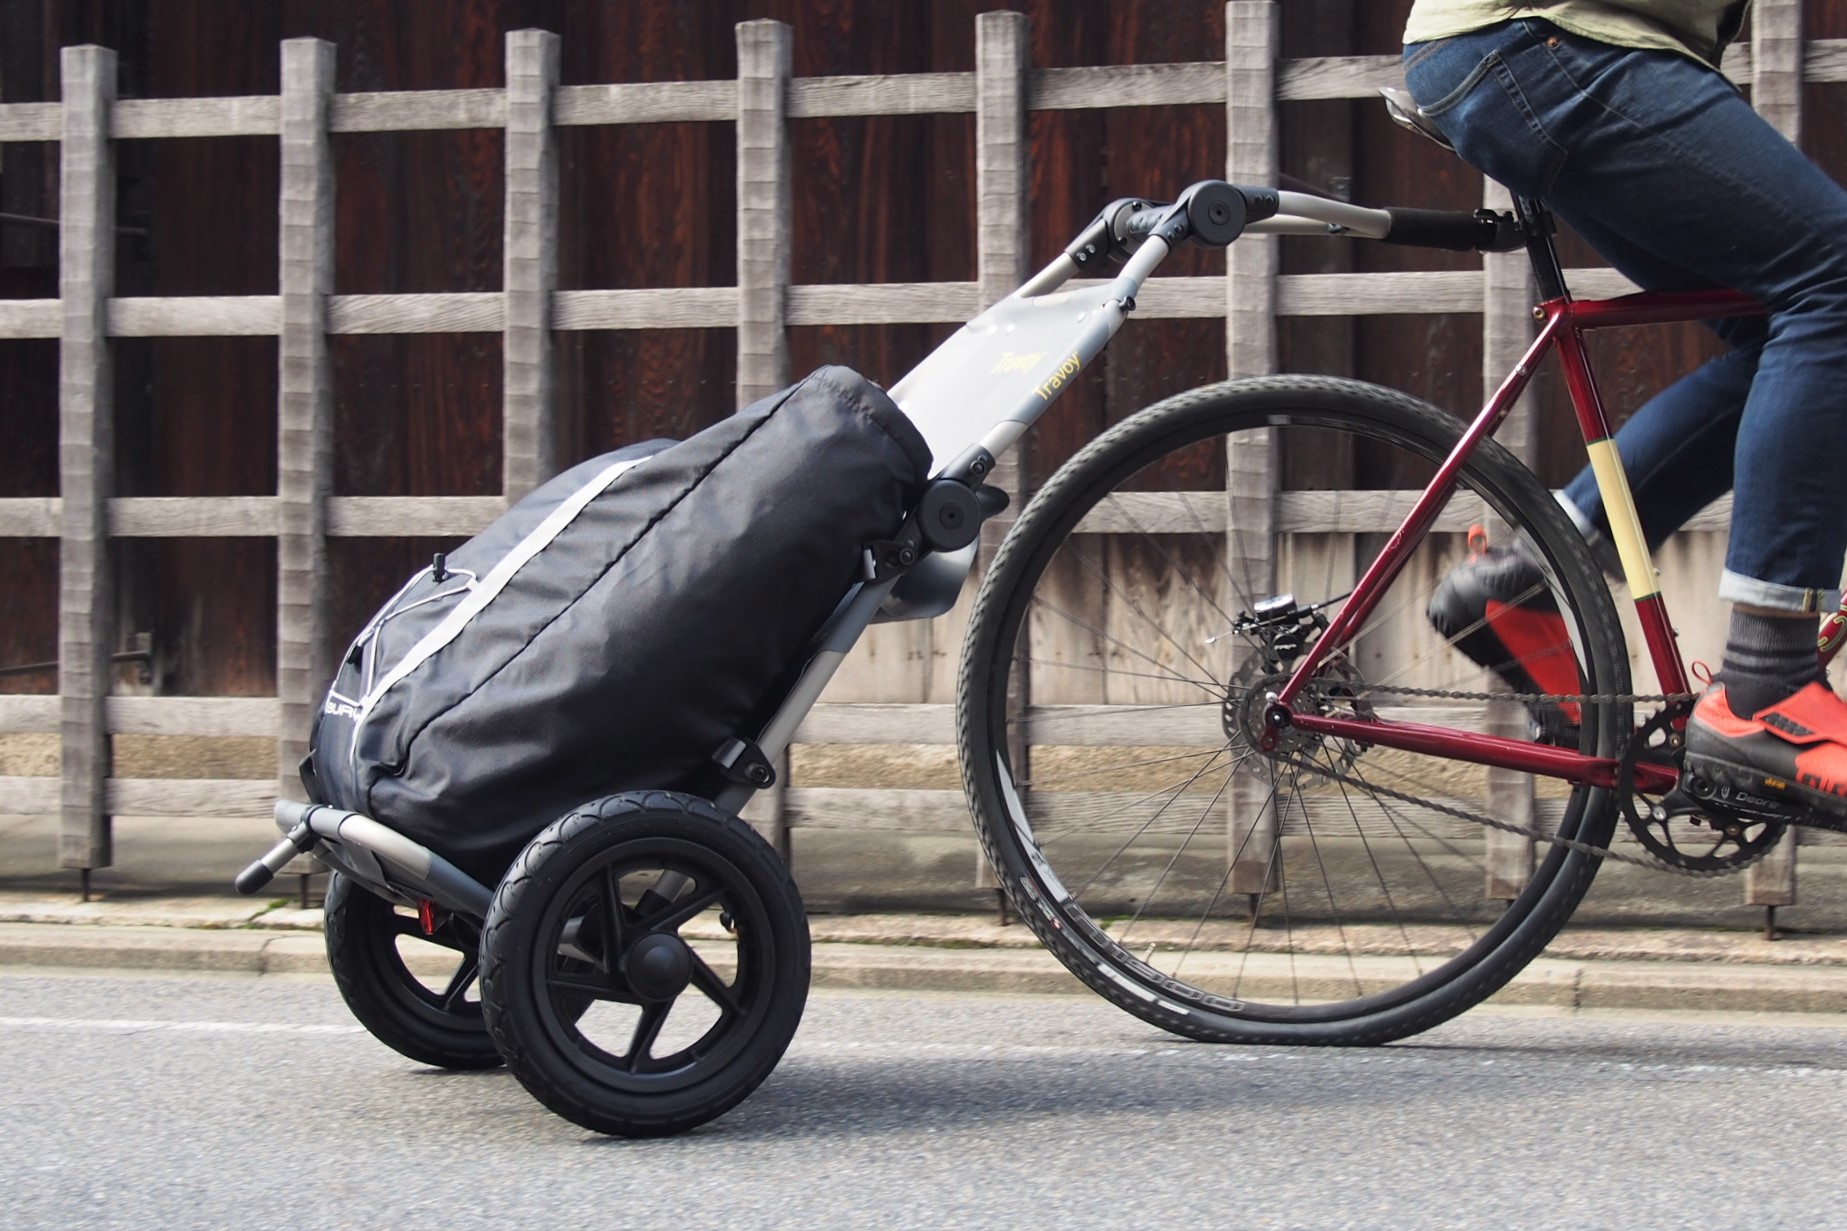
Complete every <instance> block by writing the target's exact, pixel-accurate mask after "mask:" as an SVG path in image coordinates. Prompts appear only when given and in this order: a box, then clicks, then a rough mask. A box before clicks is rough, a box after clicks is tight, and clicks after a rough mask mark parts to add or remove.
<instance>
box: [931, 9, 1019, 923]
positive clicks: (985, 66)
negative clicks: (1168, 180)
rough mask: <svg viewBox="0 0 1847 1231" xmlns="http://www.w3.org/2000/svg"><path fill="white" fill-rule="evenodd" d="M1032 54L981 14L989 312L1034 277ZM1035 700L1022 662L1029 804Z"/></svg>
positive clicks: (1000, 476)
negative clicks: (1030, 245) (1029, 718)
mask: <svg viewBox="0 0 1847 1231" xmlns="http://www.w3.org/2000/svg"><path fill="white" fill-rule="evenodd" d="M1031 54H1032V42H1031V29H1030V27H1029V25H1028V23H1027V20H1026V15H1025V14H1024V13H1008V12H995V13H982V14H981V15H979V16H978V17H976V18H975V235H976V263H975V271H976V272H975V277H976V280H977V282H978V283H979V285H980V288H981V306H982V307H983V308H984V309H985V308H988V307H990V306H992V305H993V304H995V303H997V302H999V301H1000V300H1002V299H1005V298H1006V297H1007V296H1008V295H1010V294H1012V293H1013V291H1014V289H1015V288H1016V287H1018V286H1019V285H1020V283H1022V282H1024V281H1025V280H1026V275H1027V268H1026V262H1027V241H1028V214H1027V200H1026V190H1027V175H1028V171H1029V168H1030V164H1031V156H1032V150H1031V146H1030V143H1029V141H1028V138H1027V132H1026V115H1027V110H1026V88H1027V73H1028V71H1029V69H1030V59H1031ZM1027 446H1028V441H1026V440H1021V441H1020V442H1019V443H1018V444H1017V445H1015V446H1014V447H1013V449H1012V450H1011V451H1010V452H1008V454H1007V455H1006V456H1005V457H1002V458H1000V459H999V460H998V464H997V465H996V466H995V467H994V473H993V474H992V475H991V476H990V477H989V479H988V482H989V483H990V484H992V485H993V486H995V487H998V488H1000V489H1001V490H1002V491H1005V492H1006V493H1007V495H1008V496H1009V497H1010V498H1011V499H1012V504H1011V505H1009V507H1008V510H1007V512H1005V513H1003V514H1002V515H1001V516H999V517H996V518H994V519H992V520H990V521H988V522H986V523H985V524H984V525H983V526H982V527H981V540H982V542H981V548H982V554H983V556H984V557H985V558H987V559H990V560H991V559H993V557H994V552H995V551H996V550H998V549H999V547H1000V544H1001V540H1003V539H1004V538H1006V537H1007V531H1008V530H1009V529H1010V528H1012V526H1013V520H1014V518H1015V517H1017V516H1018V513H1019V510H1020V508H1021V507H1023V505H1024V504H1025V500H1026V449H1027ZM937 460H938V461H939V462H946V461H948V460H949V459H948V458H938V459H937ZM924 627H925V629H926V630H927V629H928V625H925V626H924ZM1031 696H1032V687H1031V676H1030V668H1029V667H1028V666H1027V664H1025V663H1024V662H1021V663H1019V664H1016V666H1015V669H1014V673H1013V675H1012V676H1011V677H1010V678H1009V681H1008V686H1007V731H1008V736H1007V743H1008V750H1007V755H1008V758H1009V760H1010V762H1011V763H1012V766H1013V776H1014V780H1015V783H1016V784H1017V785H1018V787H1019V790H1020V794H1021V798H1022V801H1024V799H1025V797H1026V795H1027V793H1028V791H1029V790H1030V787H1029V786H1028V784H1029V783H1030V782H1031V781H1032V765H1031V762H1030V757H1031V749H1030V746H1029V745H1028V742H1027V740H1026V738H1025V728H1024V725H1023V724H1024V722H1025V719H1026V711H1027V707H1028V706H1029V705H1030V704H1031ZM997 886H998V882H997V881H996V880H995V879H994V870H993V869H992V868H990V867H989V866H988V861H987V857H986V856H985V855H983V854H981V853H980V852H979V851H978V852H977V853H976V855H975V887H976V888H978V889H993V888H996V887H997ZM1005 909H1006V904H1005V903H1004V902H1003V903H1002V910H1003V912H1004V911H1005Z"/></svg>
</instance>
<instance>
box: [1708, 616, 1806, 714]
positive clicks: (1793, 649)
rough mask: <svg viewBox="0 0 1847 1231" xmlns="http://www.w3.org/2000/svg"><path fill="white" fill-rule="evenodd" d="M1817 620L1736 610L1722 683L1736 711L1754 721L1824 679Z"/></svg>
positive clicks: (1721, 669)
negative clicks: (1817, 648) (1762, 712)
mask: <svg viewBox="0 0 1847 1231" xmlns="http://www.w3.org/2000/svg"><path fill="white" fill-rule="evenodd" d="M1816 629H1817V622H1816V621H1815V620H1814V619H1813V618H1810V617H1807V616H1804V617H1802V618H1800V619H1797V618H1792V617H1789V616H1766V615H1756V614H1754V613H1751V612H1747V611H1745V610H1743V609H1742V608H1739V607H1733V608H1732V623H1731V630H1730V632H1729V634H1728V635H1727V637H1726V640H1725V661H1724V663H1723V665H1722V666H1721V667H1720V669H1719V670H1720V675H1719V680H1720V682H1721V683H1723V684H1724V685H1725V699H1726V701H1728V702H1730V704H1731V708H1732V713H1734V714H1736V715H1737V716H1738V717H1740V718H1749V717H1750V716H1751V715H1752V714H1755V713H1756V712H1757V711H1759V710H1761V709H1763V708H1764V707H1765V706H1769V705H1775V704H1776V703H1777V702H1778V701H1781V700H1782V699H1783V698H1785V697H1787V696H1789V695H1790V694H1791V693H1793V692H1797V691H1799V690H1800V689H1801V688H1802V687H1803V686H1804V685H1806V684H1809V683H1811V682H1813V681H1815V680H1819V679H1820V678H1822V676H1821V667H1820V665H1819V664H1818V663H1817V662H1816V661H1815V634H1816Z"/></svg>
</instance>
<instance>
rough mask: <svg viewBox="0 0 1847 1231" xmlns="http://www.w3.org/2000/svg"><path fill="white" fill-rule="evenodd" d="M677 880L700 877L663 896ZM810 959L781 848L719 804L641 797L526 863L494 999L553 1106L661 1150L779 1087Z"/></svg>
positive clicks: (548, 839) (494, 1012) (494, 972)
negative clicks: (655, 1141)
mask: <svg viewBox="0 0 1847 1231" xmlns="http://www.w3.org/2000/svg"><path fill="white" fill-rule="evenodd" d="M669 874H671V875H673V876H679V877H684V878H686V882H685V883H684V884H676V885H672V886H671V887H670V889H669V890H668V892H667V894H666V895H665V896H662V895H661V894H660V893H659V892H658V887H659V886H661V885H664V884H667V883H668V881H667V880H666V877H667V876H668V875H669ZM651 893H652V894H654V895H655V896H654V897H652V898H651V897H650V896H649V895H650V894H651ZM612 907H613V908H612ZM689 912H690V913H689ZM683 916H684V917H683ZM702 921H703V926H702ZM714 923H715V924H716V926H712V925H713V924H714ZM612 935H613V936H614V937H616V941H615V943H613V944H611V943H609V941H608V939H607V938H608V937H610V936H612ZM810 961H811V958H810V953H809V941H808V919H807V915H806V913H805V912H804V910H803V907H802V900H801V895H800V893H799V892H798V891H797V890H796V888H795V883H794V881H793V880H791V879H790V877H789V874H788V870H787V869H786V868H785V867H784V866H783V863H782V860H781V858H780V857H779V856H778V855H777V854H776V851H775V848H773V847H771V846H770V845H769V844H768V843H767V842H765V841H764V840H763V838H762V837H760V836H759V835H758V834H757V832H756V831H755V830H753V829H752V828H750V826H748V825H746V824H745V823H744V822H742V821H740V820H739V819H738V818H736V817H734V816H731V815H730V814H728V813H725V812H723V811H721V810H719V809H718V808H716V807H715V806H713V805H712V804H710V803H707V802H706V801H704V800H702V799H697V798H695V797H693V796H689V795H680V794H676V793H672V792H666V791H648V792H629V793H625V794H620V795H612V796H609V797H608V798H605V799H601V800H597V801H595V802H592V803H588V804H585V805H583V806H582V807H580V808H578V809H576V810H575V811H573V812H571V813H570V814H568V815H566V816H565V817H563V818H561V819H560V820H558V821H556V822H554V823H553V824H552V825H550V826H549V827H547V828H546V829H545V831H544V832H542V833H540V834H539V835H538V836H537V837H536V838H534V839H533V840H532V841H531V843H529V844H528V845H527V846H526V848H525V849H524V850H523V851H522V852H521V853H520V855H519V858H518V859H516V860H515V861H514V864H513V867H512V868H511V869H510V870H509V871H508V872H507V875H506V877H505V878H504V879H503V880H502V881H501V883H500V887H499V889H498V890H497V891H496V892H495V894H494V901H493V905H492V906H491V907H490V909H489V911H488V917H487V927H486V929H485V931H484V932H483V937H482V969H481V999H482V1005H483V1007H484V1009H485V1011H486V1016H487V1026H488V1032H489V1033H490V1034H491V1035H492V1036H493V1038H494V1041H495V1043H496V1044H497V1045H498V1046H499V1048H500V1051H501V1054H502V1055H503V1056H504V1057H505V1059H506V1063H507V1068H508V1069H509V1070H510V1071H511V1072H512V1073H513V1075H514V1076H515V1077H516V1078H518V1079H519V1082H520V1084H521V1085H523V1086H525V1088H526V1089H527V1091H528V1092H529V1093H531V1094H532V1095H533V1097H535V1098H537V1099H538V1100H539V1102H541V1103H543V1104H544V1105H545V1106H546V1107H548V1108H550V1109H551V1110H552V1111H554V1112H556V1113H557V1114H559V1115H561V1116H563V1117H564V1118H566V1119H567V1120H570V1121H572V1122H573V1123H576V1124H580V1125H582V1126H583V1127H585V1128H589V1129H593V1130H595V1131H597V1132H601V1133H609V1134H613V1135H617V1136H623V1137H654V1136H661V1135H665V1134H670V1133H679V1132H684V1131H686V1130H688V1129H691V1128H694V1127H696V1126H698V1125H700V1124H704V1123H705V1122H707V1121H708V1120H712V1119H714V1118H716V1117H718V1116H720V1115H723V1114H724V1113H725V1112H726V1111H729V1110H730V1109H731V1108H732V1107H734V1106H736V1105H737V1104H738V1103H739V1102H741V1101H743V1100H744V1098H746V1097H747V1096H748V1095H749V1094H750V1093H751V1091H753V1090H755V1089H756V1088H757V1086H758V1085H760V1084H761V1083H762V1082H763V1081H764V1079H765V1078H767V1077H768V1076H769V1074H770V1072H771V1071H772V1070H773V1069H774V1068H775V1066H776V1064H777V1062H778V1061H779V1060H780V1059H781V1057H782V1054H783V1052H784V1051H785V1050H786V1049H787V1048H788V1045H789V1042H790V1040H791V1039H792V1038H794V1036H795V1030H796V1027H797V1026H798V1025H800V1023H801V1018H802V1010H803V1007H804V1006H805V1004H806V1003H807V997H808V982H809V970H810ZM727 966H728V967H729V968H730V970H731V972H732V973H731V977H730V979H729V980H727V979H726V978H725V977H724V974H723V973H722V972H723V971H724V970H725V969H726V967H727ZM688 993H692V994H691V995H688Z"/></svg>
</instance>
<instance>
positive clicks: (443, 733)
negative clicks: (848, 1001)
mask: <svg viewBox="0 0 1847 1231" xmlns="http://www.w3.org/2000/svg"><path fill="white" fill-rule="evenodd" d="M929 470H930V451H929V448H928V446H927V445H926V444H925V443H924V440H923V437H922V436H921V435H920V434H919V433H918V431H917V429H916V428H915V427H914V426H912V424H911V422H910V420H908V419H907V418H905V416H904V413H903V412H902V411H901V410H899V409H898V407H897V406H896V405H895V404H894V403H893V402H892V401H891V399H890V398H888V397H887V396H886V395H885V393H884V392H883V391H882V390H880V389H879V388H878V387H877V386H875V385H873V384H872V383H870V382H869V381H867V380H866V379H865V378H864V377H862V376H860V375H859V374H858V373H856V372H852V371H850V370H848V369H846V368H839V367H829V368H822V369H821V370H819V371H817V372H815V373H814V374H813V375H811V376H809V377H808V378H807V379H806V380H804V381H802V382H801V383H800V384H798V385H796V386H794V387H793V388H791V389H787V390H784V391H783V392H781V393H778V394H776V395H774V396H772V397H768V398H765V399H763V400H762V401H760V402H758V403H756V404H755V405H753V406H750V407H748V408H747V409H745V410H742V411H740V412H738V413H737V414H736V415H733V416H731V417H730V418H728V419H725V420H724V421H723V422H721V423H718V424H716V425H715V426H713V427H710V428H708V429H706V430H705V431H703V432H700V433H699V434H698V435H696V436H693V437H692V438H690V439H688V440H686V441H683V442H681V443H679V444H672V443H670V442H664V441H656V442H651V443H649V444H644V445H635V446H632V447H630V448H627V449H622V450H618V451H617V452H614V453H609V454H605V455H604V456H602V457H597V458H593V459H591V460H590V461H587V462H584V463H582V464H580V465H578V466H575V467H573V468H572V469H570V470H568V471H566V472H565V473H563V474H561V475H559V476H557V477H556V478H554V479H552V480H551V481H550V482H548V483H546V484H545V485H544V486H542V487H540V488H539V489H538V490H536V491H534V492H533V493H532V494H531V495H529V496H527V497H526V498H525V499H524V500H521V501H520V502H519V503H518V504H517V505H515V506H514V507H513V508H511V509H509V510H508V511H507V512H506V513H504V514H503V515H502V516H501V517H500V518H499V519H498V520H497V521H495V522H494V524H493V525H491V526H489V527H488V528H487V529H486V530H485V531H483V532H482V533H481V534H480V535H478V536H477V537H475V538H473V539H470V540H469V541H468V542H467V543H465V544H463V545H462V546H460V547H458V548H456V549H455V550H454V551H453V552H451V553H449V555H448V556H447V558H446V559H444V560H441V561H439V562H438V563H437V564H434V565H432V566H431V567H430V568H428V569H424V570H422V571H420V572H419V573H417V574H416V575H415V576H413V577H412V578H411V579H410V580H409V581H408V582H407V583H406V584H405V585H404V587H403V589H401V590H400V591H399V592H398V594H397V595H396V597H394V598H393V599H392V600H391V601H390V602H389V603H387V604H386V605H385V606H384V608H383V609H381V610H380V611H379V613H378V614H377V615H376V616H374V617H373V618H372V621H371V622H370V623H369V624H367V625H366V627H365V629H364V630H363V631H362V632H361V633H360V634H359V637H358V638H357V639H356V640H355V641H354V642H353V645H352V647H351V649H349V650H348V652H347V655H346V659H345V661H344V662H343V663H342V664H341V667H340V671H339V674H338V676H337V678H336V679H335V681H334V685H333V688H332V689H331V690H330V691H329V692H328V694H327V700H326V702H325V703H324V705H323V706H322V709H321V713H320V715H319V716H318V717H317V719H316V721H315V727H314V733H313V736H312V740H311V748H312V751H311V753H310V755H309V758H308V760H307V761H306V762H304V764H303V769H302V778H303V782H304V784H305V785H306V786H307V788H308V792H309V795H310V797H311V798H313V799H314V800H315V801H316V802H320V803H328V804H333V805H335V806H338V807H342V808H350V809H352V810H353V811H355V812H360V813H363V814H365V815H367V816H370V817H373V818H374V819H376V820H379V821H382V822H383V823H385V824H386V825H389V826H391V827H392V828H394V829H396V830H398V831H399V832H401V833H403V834H405V835H406V836H408V837H410V838H412V839H414V840H416V841H418V842H421V843H422V844H424V845H425V846H428V847H429V848H430V849H431V850H433V851H435V852H436V853H438V854H440V855H442V856H444V857H445V858H447V859H449V860H450V861H452V862H454V863H456V864H457V865H459V866H460V867H462V868H463V869H464V870H466V871H468V872H469V873H470V874H471V875H473V876H475V877H477V878H478V879H481V880H483V881H484V882H485V883H487V884H489V885H492V884H495V883H497V882H498V881H499V879H500V876H501V874H502V873H503V872H504V871H505V869H506V867H507V865H508V864H510V863H511V862H512V860H513V858H514V856H515V855H517V854H518V853H519V850H520V848H521V847H522V846H523V845H524V844H525V843H526V842H527V841H528V840H529V839H531V838H532V837H533V835H535V834H536V833H538V831H539V830H540V829H543V828H544V827H545V826H546V825H547V824H548V823H550V822H551V821H552V820H555V819H556V818H557V817H559V816H560V815H562V814H563V813H565V812H567V811H569V810H570V809H571V808H572V807H574V806H576V805H578V804H581V803H584V802H586V801H588V800H591V799H595V798H597V797H600V796H603V795H607V794H611V793H613V792H616V791H625V790H636V789H642V788H654V787H666V788H675V789H683V790H695V791H701V790H703V791H704V792H705V793H709V790H710V788H711V785H712V783H713V781H714V779H713V773H714V769H715V767H714V765H713V762H712V760H711V758H712V754H713V753H714V752H716V751H717V750H718V748H719V747H720V745H722V744H724V743H725V742H726V741H727V740H728V739H730V738H731V737H733V736H735V735H739V734H745V735H750V734H754V726H755V724H760V723H761V722H763V721H764V720H765V719H767V717H768V716H769V713H770V712H772V711H773V710H774V708H775V706H776V705H777V704H778V703H779V702H780V701H781V696H780V692H781V690H782V689H783V688H785V687H786V686H787V684H788V683H789V681H790V680H791V679H792V678H793V676H794V674H795V673H796V672H797V671H799V670H800V668H801V665H802V662H803V660H804V657H805V653H806V651H807V649H808V647H809V644H810V642H811V640H812V638H813V637H814V634H815V633H816V632H818V631H819V630H820V628H821V626H822V624H823V623H825V622H826V619H827V617H828V616H829V615H830V614H831V613H832V612H833V610H834V609H835V608H836V607H837V606H838V605H839V602H840V600H841V598H842V597H843V596H844V595H845V594H846V593H847V591H848V589H849V588H850V587H851V586H852V584H853V582H854V581H855V580H856V579H857V577H858V576H859V575H860V569H861V561H862V553H863V550H864V548H865V547H866V546H867V544H869V543H872V542H875V541H877V540H880V539H889V538H890V537H891V536H892V535H893V534H894V533H895V532H896V531H897V530H898V528H899V525H900V524H901V523H902V521H903V519H904V515H905V513H906V511H907V510H908V509H909V507H910V505H911V504H912V503H913V502H914V501H915V499H916V497H917V495H918V494H919V492H920V491H921V490H922V487H923V484H924V482H925V480H926V479H927V478H928V477H929Z"/></svg>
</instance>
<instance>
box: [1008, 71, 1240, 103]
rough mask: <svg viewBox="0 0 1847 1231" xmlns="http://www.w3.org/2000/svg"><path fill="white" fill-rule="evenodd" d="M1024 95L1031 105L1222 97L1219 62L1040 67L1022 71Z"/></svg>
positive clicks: (1214, 99)
mask: <svg viewBox="0 0 1847 1231" xmlns="http://www.w3.org/2000/svg"><path fill="white" fill-rule="evenodd" d="M1026 100H1027V101H1026V105H1027V106H1028V107H1030V108H1032V109H1033V110H1035V111H1074V110H1088V109H1090V108H1095V107H1165V106H1180V105H1186V104H1189V103H1223V102H1224V101H1225V66H1224V65H1223V64H1219V63H1192V64H1119V65H1110V66H1108V67H1099V68H1042V69H1039V70H1037V71H1036V72H1033V73H1031V74H1029V75H1028V78H1027V85H1026Z"/></svg>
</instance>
